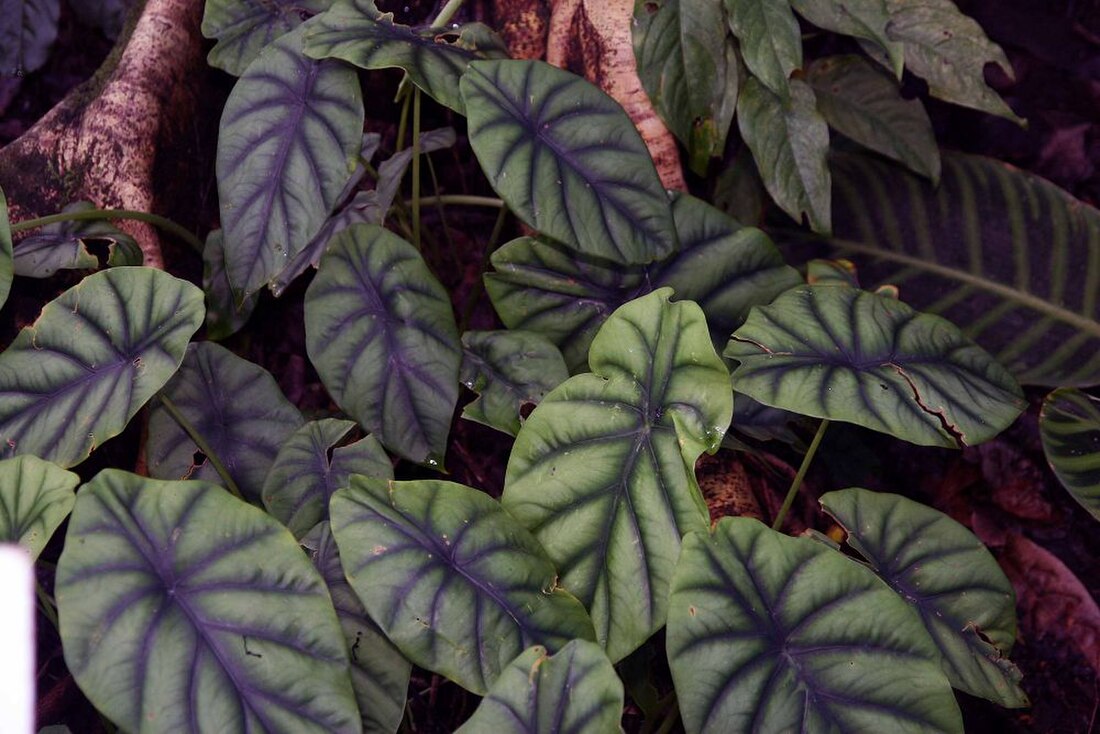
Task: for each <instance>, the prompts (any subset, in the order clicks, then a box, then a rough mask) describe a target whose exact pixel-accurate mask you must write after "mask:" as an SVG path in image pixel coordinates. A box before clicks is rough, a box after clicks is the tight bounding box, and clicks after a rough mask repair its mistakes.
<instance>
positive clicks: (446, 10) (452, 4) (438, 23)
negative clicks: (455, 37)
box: [431, 0, 466, 28]
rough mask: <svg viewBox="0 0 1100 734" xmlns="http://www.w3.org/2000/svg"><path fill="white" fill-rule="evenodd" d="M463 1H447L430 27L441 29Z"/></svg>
mask: <svg viewBox="0 0 1100 734" xmlns="http://www.w3.org/2000/svg"><path fill="white" fill-rule="evenodd" d="M465 1H466V0H447V4H446V5H444V6H443V9H442V10H440V11H439V15H437V16H435V20H433V21H432V25H431V27H432V28H442V27H443V26H445V25H447V23H448V22H450V20H451V18H453V17H454V15H455V13H457V12H458V9H459V8H461V7H462V3H464V2H465Z"/></svg>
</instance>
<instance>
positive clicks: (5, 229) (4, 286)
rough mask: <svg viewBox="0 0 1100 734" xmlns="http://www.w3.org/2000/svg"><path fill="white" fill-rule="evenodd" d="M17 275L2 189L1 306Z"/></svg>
mask: <svg viewBox="0 0 1100 734" xmlns="http://www.w3.org/2000/svg"><path fill="white" fill-rule="evenodd" d="M14 276H15V264H14V263H13V262H12V244H11V223H10V222H9V221H8V200H7V198H6V197H5V196H4V191H3V189H0V308H2V307H3V306H4V303H6V302H7V300H8V293H9V292H10V291H11V281H12V279H13V277H14Z"/></svg>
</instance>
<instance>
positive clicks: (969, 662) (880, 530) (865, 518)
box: [821, 489, 1027, 707]
mask: <svg viewBox="0 0 1100 734" xmlns="http://www.w3.org/2000/svg"><path fill="white" fill-rule="evenodd" d="M821 506H822V507H823V508H825V511H826V512H828V513H829V514H830V515H832V516H833V517H834V518H835V519H836V521H837V522H838V523H840V525H841V526H842V527H843V528H844V529H845V530H846V531H847V532H848V541H847V542H848V545H850V546H851V547H852V548H854V549H855V550H856V552H858V553H859V554H860V555H861V556H862V557H863V558H865V559H866V560H867V562H868V564H870V566H871V568H872V569H874V571H875V573H877V574H878V575H879V576H880V577H882V579H883V580H884V581H885V582H886V583H887V584H888V585H889V586H890V588H891V589H893V590H894V591H895V592H897V594H898V595H899V596H900V597H901V598H902V599H904V600H905V601H907V602H908V603H909V604H910V605H912V606H913V607H914V608H916V610H917V612H918V613H919V614H920V618H921V621H922V622H923V623H924V626H925V629H927V630H928V634H929V635H931V636H932V640H933V642H935V643H936V647H938V648H939V650H940V652H941V653H942V654H943V671H944V673H945V674H946V675H947V678H948V680H950V681H951V685H952V686H954V687H955V688H958V689H960V690H963V691H966V692H967V693H969V694H971V695H974V696H981V697H982V698H988V699H989V700H991V701H994V702H995V703H999V704H1000V705H1002V706H1013V707H1018V706H1026V705H1027V696H1026V695H1025V694H1024V692H1023V691H1022V690H1021V689H1020V686H1019V681H1020V671H1019V670H1017V668H1016V666H1014V665H1013V664H1012V663H1011V662H1009V661H1008V657H1007V656H1008V653H1009V652H1010V651H1011V650H1012V645H1013V643H1014V642H1015V641H1016V594H1015V593H1014V592H1013V590H1012V584H1011V583H1009V580H1008V578H1007V577H1006V576H1005V574H1004V571H1002V570H1001V567H1000V566H998V565H997V561H996V560H994V558H993V556H992V555H990V553H989V551H988V550H986V547H985V546H984V545H982V542H981V541H980V540H978V539H977V538H976V537H974V534H973V533H971V532H970V531H969V530H967V529H966V528H964V527H963V526H962V525H960V524H959V523H957V522H955V521H954V520H952V519H951V518H950V517H948V516H947V515H944V514H943V513H942V512H938V511H937V510H933V509H932V508H931V507H926V506H925V505H922V504H919V503H917V502H913V501H912V500H909V499H906V498H905V497H901V496H899V495H896V494H885V493H879V492H871V491H869V490H866V489H845V490H842V491H839V492H829V493H827V494H824V495H822V496H821Z"/></svg>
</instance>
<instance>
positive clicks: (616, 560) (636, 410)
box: [502, 288, 733, 661]
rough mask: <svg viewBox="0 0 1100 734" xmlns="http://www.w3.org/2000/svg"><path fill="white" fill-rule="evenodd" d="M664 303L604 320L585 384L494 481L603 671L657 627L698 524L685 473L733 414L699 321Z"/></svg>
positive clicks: (528, 436) (679, 305)
mask: <svg viewBox="0 0 1100 734" xmlns="http://www.w3.org/2000/svg"><path fill="white" fill-rule="evenodd" d="M670 296H671V290H670V289H668V288H662V289H660V290H657V291H654V292H653V293H650V294H648V295H646V296H642V297H641V298H638V299H635V300H633V301H631V302H630V303H627V304H626V305H624V306H621V307H620V308H619V309H618V310H616V311H615V313H613V314H612V315H611V317H610V318H609V319H608V320H607V322H606V323H604V325H603V326H602V327H601V328H600V331H599V333H598V334H597V335H596V338H595V339H594V340H593V342H592V349H591V351H590V353H589V360H588V361H589V364H590V365H591V369H592V372H588V373H584V374H580V375H575V376H573V377H571V378H569V379H568V380H566V381H565V382H564V383H562V384H561V385H560V386H558V388H557V389H555V390H554V391H553V392H551V393H550V394H549V395H547V396H546V398H544V399H543V401H542V402H541V403H539V405H538V407H537V408H535V410H534V412H532V413H531V415H530V416H529V417H528V418H527V422H526V423H524V424H523V428H521V429H520V432H519V436H518V437H517V438H516V443H515V446H514V447H513V449H512V455H511V457H510V458H509V460H508V471H507V474H506V476H505V480H504V496H503V499H502V501H503V503H504V506H505V508H506V509H507V510H508V511H509V512H511V513H512V514H513V515H515V516H516V517H517V518H519V520H520V521H521V522H522V523H523V524H524V525H525V526H526V527H527V528H529V529H530V530H531V531H532V532H533V533H534V534H535V536H536V537H537V538H538V539H539V541H540V542H541V543H542V544H543V546H544V547H545V548H546V551H547V553H549V554H550V558H551V559H553V560H554V562H555V563H556V564H557V566H558V569H559V570H560V571H561V578H562V583H563V584H564V585H565V587H566V588H568V589H569V590H571V591H573V592H574V593H575V594H576V595H577V596H578V597H579V598H580V599H581V601H582V602H584V604H585V605H586V606H587V607H588V609H589V611H590V612H591V613H592V621H593V622H594V623H595V625H596V634H597V636H598V638H599V641H600V643H601V644H603V645H604V646H605V647H606V649H607V654H608V656H609V657H610V658H611V659H612V660H614V661H618V660H621V659H622V658H624V657H626V656H627V655H628V654H630V653H631V652H632V651H634V650H635V649H636V648H637V647H638V646H639V645H641V644H642V643H643V642H645V640H646V639H648V638H649V637H650V636H651V635H652V634H653V633H654V632H656V631H657V630H658V629H660V627H661V626H662V625H663V624H664V622H665V614H666V610H667V607H668V605H667V601H668V584H669V579H670V578H671V576H672V569H673V566H675V564H676V557H677V555H678V554H679V551H680V538H681V537H682V536H683V534H684V533H686V532H689V531H691V530H695V529H699V528H705V527H706V524H707V520H708V515H707V508H706V504H705V503H704V502H703V497H702V494H701V493H700V491H699V485H698V484H697V483H696V480H695V473H694V470H693V467H694V466H695V461H696V460H697V459H698V458H699V456H700V455H701V454H702V453H703V452H704V451H711V452H713V451H714V450H716V449H717V448H718V444H719V443H720V442H721V440H722V436H723V434H724V433H725V432H726V428H727V427H728V426H729V421H730V417H731V414H732V412H733V396H732V394H731V392H730V384H729V373H728V372H727V371H726V367H725V365H724V364H723V363H722V360H721V359H719V357H718V355H717V354H716V353H715V351H714V347H713V346H712V345H711V341H710V335H709V334H708V333H707V328H706V322H705V320H704V319H703V312H702V311H701V310H700V309H699V307H698V306H697V305H696V304H694V303H692V302H691V301H679V302H674V303H673V302H670V301H669V297H670Z"/></svg>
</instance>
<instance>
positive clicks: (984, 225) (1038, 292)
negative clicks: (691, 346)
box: [772, 153, 1100, 387]
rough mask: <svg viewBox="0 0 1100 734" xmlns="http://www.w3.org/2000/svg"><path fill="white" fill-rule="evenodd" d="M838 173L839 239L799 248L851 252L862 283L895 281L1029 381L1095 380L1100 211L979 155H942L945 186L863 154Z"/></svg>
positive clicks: (1079, 383) (837, 162)
mask: <svg viewBox="0 0 1100 734" xmlns="http://www.w3.org/2000/svg"><path fill="white" fill-rule="evenodd" d="M832 170H833V178H834V187H833V200H834V220H835V222H834V238H833V239H832V240H831V241H829V242H827V243H825V242H819V243H818V244H817V245H815V246H810V247H808V248H794V249H793V250H791V255H792V257H796V258H797V259H799V260H802V259H809V258H810V257H843V258H847V259H849V260H852V261H853V262H855V264H856V266H857V267H858V268H859V274H860V280H861V281H862V283H863V285H864V287H866V288H873V287H875V286H877V285H881V284H884V283H890V284H894V285H896V286H898V287H899V289H900V291H901V298H902V300H904V301H905V302H907V303H909V304H911V305H912V306H913V307H914V308H917V309H919V310H921V311H930V312H932V313H936V314H939V315H941V316H944V317H946V318H948V319H950V320H951V321H952V322H954V323H955V324H956V325H958V326H959V328H961V329H962V330H963V332H964V333H965V334H966V335H967V336H969V337H970V338H971V339H974V340H975V341H976V342H978V344H980V345H981V346H983V347H984V348H985V349H987V350H988V351H989V352H991V353H992V354H993V356H994V357H995V358H996V359H997V360H998V361H999V362H1001V363H1002V364H1004V365H1005V366H1006V367H1007V368H1008V369H1009V371H1010V372H1012V373H1013V375H1015V377H1016V378H1017V379H1018V380H1019V381H1020V382H1022V383H1025V384H1034V385H1048V386H1051V387H1060V386H1069V387H1084V386H1088V385H1095V384H1097V383H1100V287H1097V284H1098V283H1100V212H1098V211H1097V210H1095V209H1093V208H1092V207H1090V206H1088V205H1086V204H1084V203H1082V202H1080V201H1078V200H1076V199H1074V198H1073V197H1071V196H1070V195H1069V194H1067V193H1066V192H1065V191H1062V190H1061V189H1059V188H1057V187H1056V186H1054V185H1052V184H1050V183H1048V182H1046V181H1044V180H1042V179H1040V178H1038V177H1036V176H1033V175H1031V174H1027V173H1023V172H1021V171H1019V170H1017V169H1015V168H1012V167H1011V166H1008V165H1006V164H1004V163H1000V162H998V161H994V160H991V159H988V158H981V157H978V156H968V155H961V154H955V153H945V154H944V155H943V178H942V181H941V183H940V186H939V187H938V188H932V187H931V186H930V185H928V183H927V182H925V181H924V180H922V179H920V178H918V177H916V176H913V175H911V174H908V173H906V172H905V171H904V170H902V169H900V168H898V167H896V166H893V165H890V164H888V163H885V162H883V161H880V160H877V159H873V158H870V157H866V156H860V155H838V156H835V157H834V159H833V164H832ZM772 234H773V236H774V237H775V238H776V240H777V241H778V242H779V243H780V244H781V245H784V244H787V245H793V244H794V243H795V241H796V239H799V238H792V237H790V236H788V235H787V234H784V233H782V232H778V231H776V232H773V233H772ZM803 243H805V241H804V240H803Z"/></svg>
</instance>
